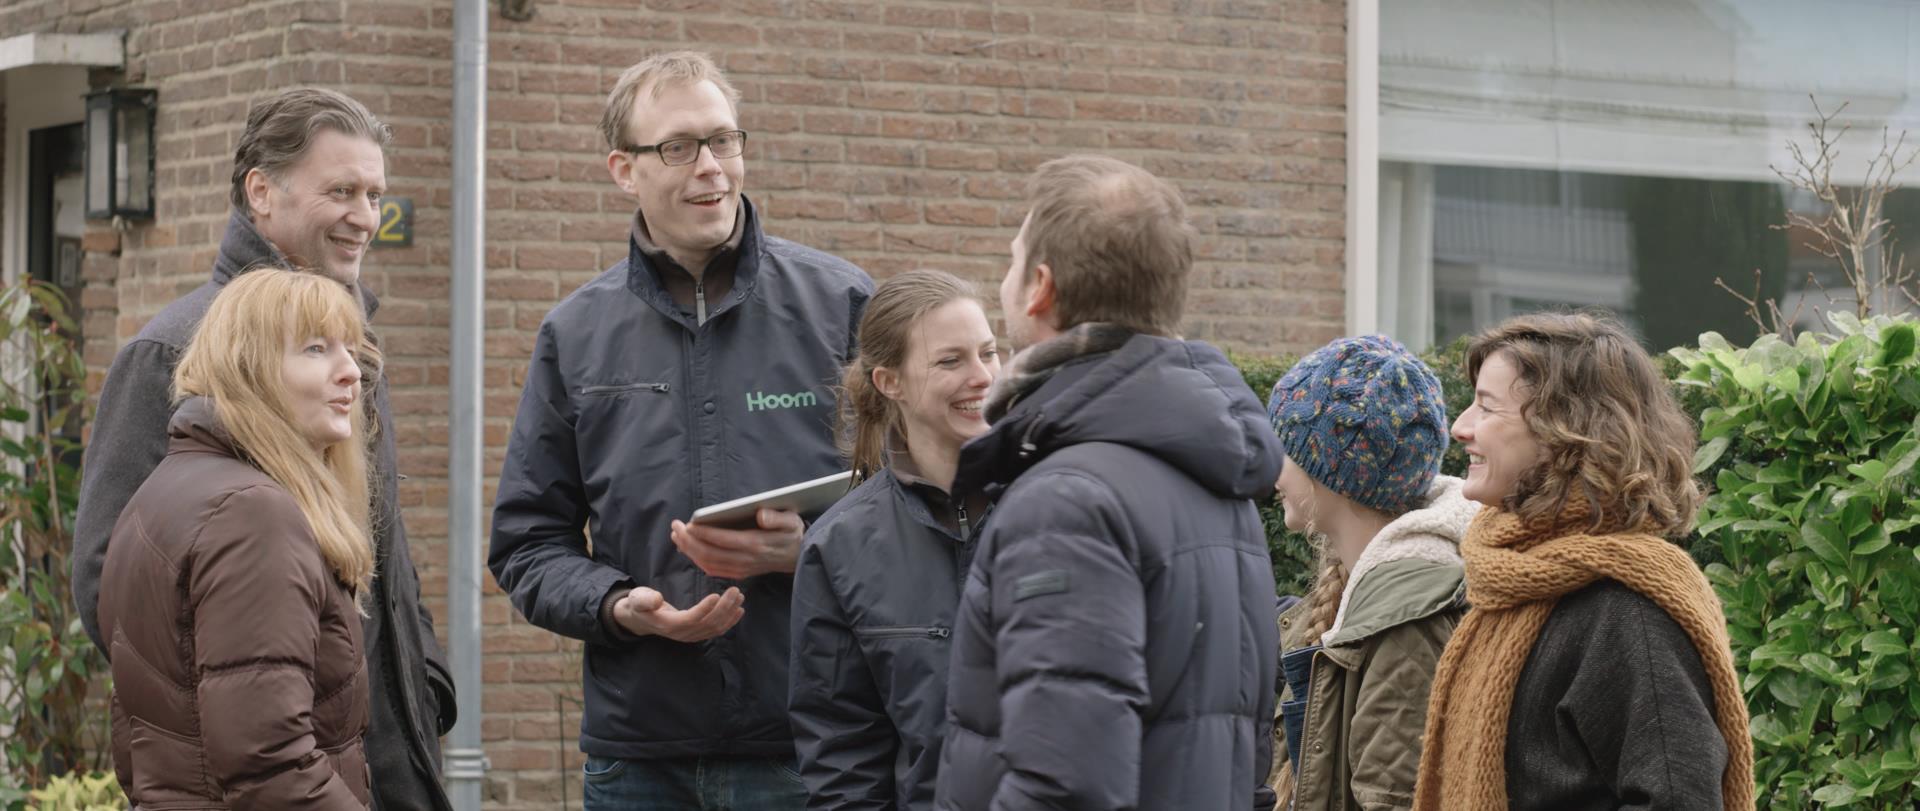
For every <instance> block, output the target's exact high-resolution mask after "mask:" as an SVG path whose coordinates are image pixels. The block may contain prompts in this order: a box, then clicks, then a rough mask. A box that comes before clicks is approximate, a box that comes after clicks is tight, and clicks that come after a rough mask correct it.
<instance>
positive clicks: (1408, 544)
mask: <svg viewBox="0 0 1920 811" xmlns="http://www.w3.org/2000/svg"><path fill="white" fill-rule="evenodd" d="M1465 488H1466V483H1465V482H1463V481H1461V480H1460V479H1458V478H1455V477H1453V476H1436V477H1434V480H1433V483H1432V484H1430V485H1428V487H1427V492H1426V495H1424V496H1423V497H1422V498H1421V501H1420V503H1419V506H1418V507H1415V508H1414V509H1412V510H1408V511H1407V512H1405V513H1403V514H1401V515H1400V517H1398V518H1395V519H1393V521H1392V522H1391V523H1389V524H1387V525H1386V526H1385V527H1382V528H1381V529H1380V532H1379V533H1378V534H1376V535H1374V537H1373V540H1371V541H1369V542H1367V546H1366V549H1364V550H1362V551H1361V553H1360V559H1359V560H1356V561H1354V564H1353V571H1352V573H1350V574H1349V575H1348V576H1347V586H1346V588H1345V589H1344V590H1342V592H1341V594H1340V609H1339V611H1338V613H1336V614H1335V615H1334V620H1333V627H1331V628H1329V629H1328V630H1327V632H1326V634H1324V635H1322V636H1321V642H1322V643H1324V644H1332V643H1333V640H1334V639H1336V638H1339V637H1342V636H1344V634H1343V631H1344V630H1345V629H1346V628H1347V627H1348V625H1349V624H1352V623H1356V622H1358V621H1359V620H1360V619H1361V615H1363V614H1367V613H1369V612H1370V611H1371V610H1372V607H1371V606H1370V601H1372V600H1378V599H1381V598H1382V597H1387V598H1389V602H1391V600H1392V598H1393V597H1395V596H1398V595H1382V594H1377V593H1376V594H1373V595H1372V596H1370V597H1368V598H1367V599H1357V598H1356V597H1355V596H1354V595H1356V594H1359V593H1361V590H1362V589H1369V591H1373V590H1372V589H1371V585H1370V584H1368V583H1367V578H1368V576H1370V575H1371V574H1373V571H1374V570H1375V569H1377V568H1379V567H1381V566H1383V565H1386V564H1389V563H1393V562H1394V561H1400V560H1418V561H1424V562H1426V563H1431V564H1436V565H1439V566H1444V567H1448V568H1452V569H1460V568H1461V567H1462V566H1464V562H1463V561H1462V560H1461V558H1460V539H1461V538H1462V537H1465V536H1466V534H1467V526H1468V525H1469V524H1472V523H1473V516H1474V515H1475V514H1476V513H1478V512H1479V511H1480V505H1479V504H1478V503H1476V502H1473V501H1469V500H1468V499H1467V497H1466V496H1465V495H1464V494H1463V493H1464V492H1465ZM1356 630H1357V629H1356Z"/></svg>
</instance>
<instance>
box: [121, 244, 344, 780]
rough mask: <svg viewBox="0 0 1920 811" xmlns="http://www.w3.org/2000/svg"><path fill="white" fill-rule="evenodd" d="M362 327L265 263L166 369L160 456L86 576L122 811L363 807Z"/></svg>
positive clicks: (239, 283)
mask: <svg viewBox="0 0 1920 811" xmlns="http://www.w3.org/2000/svg"><path fill="white" fill-rule="evenodd" d="M363 334H364V323H363V316H362V314H361V308H360V304H359V302H357V301H355V300H354V299H353V297H352V296H351V295H350V294H349V293H348V292H347V290H346V288H345V287H343V286H341V285H340V284H339V283H338V282H334V281H330V280H328V279H326V278H324V277H321V276H317V275H310V274H305V273H296V272H292V271H285V270H275V269H262V270H255V271H252V272H249V273H247V274H245V275H242V276H240V277H239V278H236V279H235V280H233V282H231V283H229V284H228V285H227V286H226V288H225V289H224V290H222V291H221V292H220V294H219V296H218V297H217V298H215V299H214V301H213V304H212V306H211V307H209V308H208V310H207V315H206V318H205V319H204V320H203V321H202V322H201V323H200V326H199V328H198V332H197V333H196V334H195V336H194V338H193V341H192V342H191V343H190V344H188V346H187V350H186V353H185V354H184V356H182V357H181V359H180V364H179V367H178V368H177V370H176V372H175V375H174V390H175V393H176V396H177V397H178V398H180V400H181V402H180V405H179V408H178V409H177V411H176V412H175V414H174V417H173V421H172V423H171V425H170V426H169V428H168V433H169V436H170V443H171V444H170V445H169V446H168V450H167V456H166V458H165V459H164V460H163V461H162V462H161V463H160V466H159V467H158V468H156V469H155V470H154V471H153V474H152V475H151V476H150V477H148V479H147V480H146V483H145V484H143V485H141V487H140V489H139V491H138V492H137V493H135V494H134V497H133V500H132V501H131V502H129V503H128V505H127V508H126V510H125V511H124V512H123V513H122V514H121V516H120V519H119V522H118V523H117V524H116V525H115V526H114V530H113V535H112V539H111V541H110V543H109V545H108V550H109V551H108V553H107V562H106V569H105V572H104V574H103V576H102V584H103V588H102V589H101V599H100V620H101V628H102V631H103V632H104V633H103V635H104V636H105V637H106V639H107V641H108V644H109V646H110V650H111V652H112V657H111V658H112V662H113V680H114V695H113V761H114V769H115V771H116V772H117V773H118V775H119V778H120V784H121V787H122V788H124V789H125V790H126V793H127V797H128V799H130V800H132V801H133V803H134V805H135V807H144V808H187V807H192V808H223V809H236V811H237V810H238V809H256V808H257V809H361V808H365V807H367V804H368V792H369V790H370V786H369V780H368V771H367V760H366V754H365V751H364V749H363V748H362V744H361V736H362V733H363V732H364V731H365V729H366V724H367V677H366V666H365V661H366V660H365V653H364V651H363V650H362V649H361V638H360V634H361V628H360V618H361V611H360V608H359V605H358V601H359V599H360V597H361V596H362V594H363V593H364V591H365V590H366V587H367V583H368V581H369V579H370V578H371V576H372V574H373V568H374V557H373V550H372V546H371V544H370V543H369V541H368V526H367V520H368V519H367V503H368V502H367V470H366V457H365V451H364V445H365V440H366V437H365V436H364V430H365V427H364V426H365V419H364V416H365V411H364V409H363V408H362V403H361V399H360V396H361V385H362V383H361V375H362V368H361V363H364V362H370V361H373V360H375V359H374V358H373V357H372V351H371V349H370V347H368V346H367V345H366V342H365V341H363V340H362V335H363Z"/></svg>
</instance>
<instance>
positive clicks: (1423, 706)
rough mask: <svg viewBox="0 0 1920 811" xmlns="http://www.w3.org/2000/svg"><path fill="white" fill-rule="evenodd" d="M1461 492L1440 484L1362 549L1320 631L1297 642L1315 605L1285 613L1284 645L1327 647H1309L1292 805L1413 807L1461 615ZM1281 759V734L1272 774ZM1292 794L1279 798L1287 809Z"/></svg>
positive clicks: (1337, 809) (1315, 808)
mask: <svg viewBox="0 0 1920 811" xmlns="http://www.w3.org/2000/svg"><path fill="white" fill-rule="evenodd" d="M1459 487H1460V483H1459V480H1457V479H1450V478H1442V479H1441V480H1439V481H1437V482H1435V484H1434V487H1433V489H1432V490H1431V491H1430V499H1431V501H1430V503H1429V506H1428V507H1427V508H1424V509H1422V510H1416V511H1415V512H1412V513H1408V514H1407V515H1405V516H1402V518H1401V520H1399V521H1396V522H1394V523H1393V524H1390V525H1388V527H1387V528H1386V529H1385V530H1383V531H1382V532H1381V533H1380V535H1379V536H1377V537H1376V538H1375V539H1374V541H1373V542H1371V543H1369V544H1368V549H1367V551H1366V552H1365V553H1363V555H1362V556H1361V559H1360V561H1358V562H1357V564H1356V565H1355V567H1354V573H1353V575H1352V576H1351V577H1350V578H1349V580H1348V584H1347V590H1346V593H1345V594H1344V595H1343V598H1342V601H1341V603H1342V608H1341V609H1340V618H1339V620H1338V621H1337V622H1336V624H1335V626H1334V628H1333V629H1332V630H1331V631H1329V632H1327V634H1326V635H1324V636H1323V637H1321V638H1320V639H1318V640H1312V639H1305V638H1303V637H1304V636H1305V631H1306V625H1307V617H1308V612H1310V611H1311V610H1312V606H1311V605H1309V604H1308V603H1306V602H1301V603H1300V604H1298V605H1295V606H1294V607H1293V608H1291V609H1289V610H1288V611H1287V612H1286V613H1284V614H1281V615H1280V620H1279V622H1280V640H1281V649H1282V650H1293V649H1295V648H1299V647H1303V646H1306V645H1311V644H1315V643H1316V642H1317V643H1320V644H1323V645H1325V647H1324V648H1322V649H1321V651H1320V652H1319V653H1317V654H1314V657H1313V659H1314V661H1313V672H1312V676H1311V678H1310V679H1309V685H1310V686H1309V695H1308V701H1307V709H1306V719H1305V723H1304V725H1303V729H1302V732H1303V734H1302V736H1301V737H1302V738H1303V740H1302V741H1301V746H1300V753H1301V755H1300V759H1301V764H1300V766H1299V768H1298V769H1297V770H1296V774H1295V780H1294V796H1293V806H1292V808H1293V809H1295V811H1348V810H1349V809H1353V810H1354V811H1379V810H1381V809H1397V808H1409V807H1411V806H1412V805H1413V784H1414V779H1415V777H1416V775H1417V773H1418V771H1419V766H1420V736H1421V733H1422V732H1423V731H1424V730H1425V728H1426V718H1427V694H1428V693H1429V692H1430V691H1431V690H1432V687H1433V672H1434V669H1435V668H1436V667H1438V666H1439V664H1440V652H1441V651H1442V650H1443V649H1444V648H1446V645H1447V639H1448V637H1450V636H1452V635H1453V629H1454V626H1455V625H1457V624H1458V623H1459V621H1460V618H1461V616H1462V615H1463V614H1464V613H1465V611H1466V581H1465V578H1464V570H1463V569H1462V567H1461V564H1460V563H1459V552H1458V543H1459V538H1460V536H1462V535H1464V534H1465V533H1466V527H1467V523H1468V522H1470V521H1471V520H1472V517H1473V514H1474V513H1475V512H1476V511H1477V510H1478V506H1477V505H1474V504H1473V503H1472V502H1468V501H1466V500H1465V499H1464V498H1461V497H1460V495H1459ZM1282 687H1283V688H1284V685H1282ZM1292 698H1293V697H1292V696H1291V695H1289V694H1283V695H1282V696H1281V697H1280V700H1281V701H1291V700H1292ZM1276 706H1277V705H1276ZM1274 730H1275V735H1276V738H1278V737H1280V736H1281V735H1284V732H1283V731H1282V730H1281V725H1280V723H1279V722H1278V721H1277V720H1276V722H1275V724H1274ZM1286 757H1287V747H1286V743H1285V741H1284V740H1277V741H1276V745H1275V746H1274V761H1275V764H1276V765H1275V772H1276V776H1277V773H1278V770H1279V765H1278V764H1280V763H1284V762H1285V760H1286ZM1287 800H1288V798H1286V797H1281V798H1280V808H1281V809H1283V811H1284V809H1285V808H1286V807H1287V806H1286V803H1287Z"/></svg>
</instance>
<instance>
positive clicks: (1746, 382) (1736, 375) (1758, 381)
mask: <svg viewBox="0 0 1920 811" xmlns="http://www.w3.org/2000/svg"><path fill="white" fill-rule="evenodd" d="M1733 382H1735V383H1737V384H1739V385H1740V388H1743V389H1746V390H1747V391H1750V392H1753V393H1756V394H1758V393H1760V392H1761V390H1762V389H1764V388H1765V387H1766V385H1767V372H1766V370H1765V369H1762V368H1760V367H1759V366H1757V365H1755V364H1751V363H1742V364H1740V365H1738V366H1735V367H1733Z"/></svg>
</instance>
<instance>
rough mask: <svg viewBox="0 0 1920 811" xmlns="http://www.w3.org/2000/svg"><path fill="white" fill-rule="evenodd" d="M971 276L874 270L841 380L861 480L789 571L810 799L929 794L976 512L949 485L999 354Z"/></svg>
mask: <svg viewBox="0 0 1920 811" xmlns="http://www.w3.org/2000/svg"><path fill="white" fill-rule="evenodd" d="M995 346H996V342H995V340H994V337H993V330H992V328H991V327H990V326H988V324H987V317H986V313H985V312H984V311H983V310H982V309H981V307H980V302H979V301H978V300H977V299H976V298H975V295H974V291H973V287H972V286H971V285H969V284H968V283H966V282H965V281H962V280H960V279H959V278H956V277H954V276H953V275H951V274H948V273H943V272H940V271H934V270H916V271H910V272H907V273H902V274H900V275H899V276H895V277H894V278H892V279H888V280H887V281H886V282H884V283H882V284H881V285H880V286H879V288H878V289H877V290H875V291H874V294H873V298H871V299H869V300H868V301H867V307H866V311H865V314H864V315H863V316H862V318H861V320H860V352H859V354H858V356H857V357H855V358H854V361H853V363H852V364H850V365H849V366H848V367H847V370H846V374H845V377H844V379H843V382H842V385H843V387H844V389H845V390H844V391H843V392H842V393H841V396H840V434H841V444H842V449H843V450H844V451H845V453H846V455H847V458H848V461H849V462H850V464H851V465H852V468H853V470H854V475H855V477H856V478H857V479H859V480H861V484H860V486H859V487H858V488H856V489H855V490H854V491H853V492H852V493H850V494H848V495H847V496H846V497H845V498H843V499H841V500H840V502H839V503H837V504H835V505H834V507H833V509H831V510H828V511H827V514H826V515H823V516H821V517H820V520H818V521H816V522H814V524H813V526H812V527H811V528H809V529H808V530H807V540H806V544H805V546H803V547H802V548H801V551H800V562H799V566H798V568H797V569H796V570H795V571H794V575H793V645H792V648H791V651H792V653H791V656H792V667H791V669H790V671H789V673H790V674H791V675H790V678H791V679H792V689H791V690H790V692H789V709H790V710H791V711H792V717H793V733H794V744H795V748H796V749H797V750H798V752H799V761H800V776H801V779H802V780H803V781H804V782H805V783H806V786H807V794H808V796H809V799H808V807H809V808H816V809H930V808H932V807H933V785H934V772H935V768H936V767H937V766H938V764H939V762H940V741H941V736H942V734H943V733H944V722H945V716H946V706H947V679H946V672H947V654H948V645H947V640H948V638H949V637H950V636H951V633H952V628H953V616H954V611H955V609H956V607H957V606H958V605H959V602H960V586H961V584H962V583H963V582H964V581H965V579H966V575H967V569H968V567H969V565H970V564H971V561H972V558H973V548H974V539H975V538H976V537H977V536H978V534H979V531H980V527H981V525H982V523H983V522H984V521H985V520H986V517H987V516H986V505H985V503H984V502H983V501H965V500H959V499H955V498H953V497H952V496H951V495H950V494H949V490H950V489H951V486H952V483H953V476H954V471H955V469H956V468H957V467H958V465H959V460H960V447H961V446H962V445H964V444H966V442H967V440H969V439H972V438H973V437H976V436H979V435H980V434H982V433H985V432H986V430H987V423H986V420H985V418H984V417H983V416H982V406H983V405H984V404H985V402H986V397H987V389H988V387H989V386H991V385H992V384H993V380H994V378H995V377H996V376H998V375H999V373H1000V356H999V352H998V351H997V350H996V349H995Z"/></svg>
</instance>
